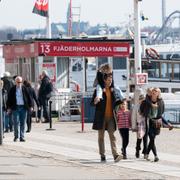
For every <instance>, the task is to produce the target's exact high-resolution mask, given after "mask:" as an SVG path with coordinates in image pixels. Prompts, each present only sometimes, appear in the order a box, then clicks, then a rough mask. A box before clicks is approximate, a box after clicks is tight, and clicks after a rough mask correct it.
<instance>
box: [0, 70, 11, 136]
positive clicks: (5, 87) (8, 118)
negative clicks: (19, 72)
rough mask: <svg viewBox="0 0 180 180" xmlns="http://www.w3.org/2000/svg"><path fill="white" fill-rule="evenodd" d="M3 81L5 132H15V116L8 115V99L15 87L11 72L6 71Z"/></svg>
mask: <svg viewBox="0 0 180 180" xmlns="http://www.w3.org/2000/svg"><path fill="white" fill-rule="evenodd" d="M1 80H2V81H3V89H2V97H3V122H4V132H6V133H7V132H9V131H10V132H12V131H13V116H12V113H9V114H8V113H7V107H6V102H7V97H8V93H9V91H10V89H11V88H12V87H13V86H14V81H13V79H12V78H11V74H10V72H8V71H6V72H5V73H4V74H3V77H2V78H1Z"/></svg>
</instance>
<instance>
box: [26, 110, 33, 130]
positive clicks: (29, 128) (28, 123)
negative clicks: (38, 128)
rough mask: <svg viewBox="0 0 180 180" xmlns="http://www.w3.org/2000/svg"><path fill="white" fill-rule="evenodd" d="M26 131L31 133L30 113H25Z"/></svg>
mask: <svg viewBox="0 0 180 180" xmlns="http://www.w3.org/2000/svg"><path fill="white" fill-rule="evenodd" d="M26 123H27V131H31V125H32V111H28V112H27V120H26Z"/></svg>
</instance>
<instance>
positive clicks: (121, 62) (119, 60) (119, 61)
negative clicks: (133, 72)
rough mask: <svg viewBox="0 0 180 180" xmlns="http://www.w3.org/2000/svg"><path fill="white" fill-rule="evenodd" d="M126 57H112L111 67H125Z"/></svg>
mask: <svg viewBox="0 0 180 180" xmlns="http://www.w3.org/2000/svg"><path fill="white" fill-rule="evenodd" d="M126 61H127V59H126V58H124V57H114V58H113V69H126Z"/></svg>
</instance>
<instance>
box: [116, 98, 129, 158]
mask: <svg viewBox="0 0 180 180" xmlns="http://www.w3.org/2000/svg"><path fill="white" fill-rule="evenodd" d="M117 124H118V129H119V133H120V135H121V138H122V147H121V152H122V155H123V159H127V153H126V148H127V146H128V144H129V128H131V113H130V111H129V110H128V108H127V102H126V99H124V100H121V101H119V105H118V109H117Z"/></svg>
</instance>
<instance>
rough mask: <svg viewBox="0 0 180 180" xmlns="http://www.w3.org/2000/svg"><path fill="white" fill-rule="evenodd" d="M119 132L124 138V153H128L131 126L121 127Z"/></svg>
mask: <svg viewBox="0 0 180 180" xmlns="http://www.w3.org/2000/svg"><path fill="white" fill-rule="evenodd" d="M119 133H120V135H121V138H122V149H121V150H122V153H123V155H126V148H127V146H128V144H129V128H120V129H119Z"/></svg>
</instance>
